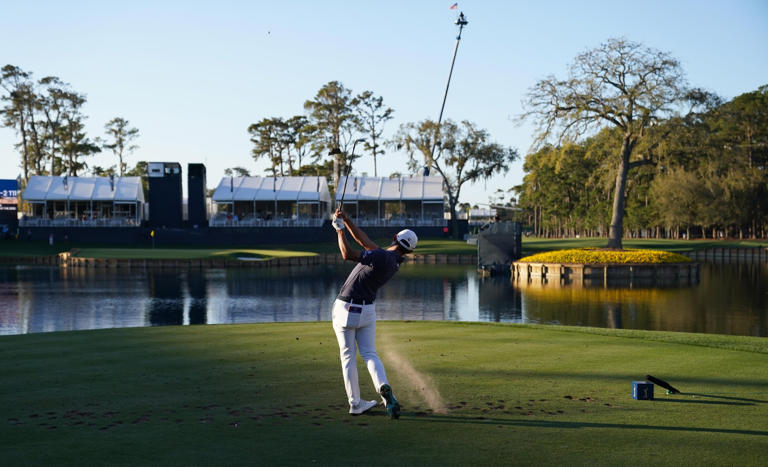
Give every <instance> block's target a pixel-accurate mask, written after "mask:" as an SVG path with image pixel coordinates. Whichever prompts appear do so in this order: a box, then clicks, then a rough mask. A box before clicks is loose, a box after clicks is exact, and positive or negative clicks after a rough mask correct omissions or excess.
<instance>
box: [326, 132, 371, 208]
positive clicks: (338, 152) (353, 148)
mask: <svg viewBox="0 0 768 467" xmlns="http://www.w3.org/2000/svg"><path fill="white" fill-rule="evenodd" d="M363 141H365V138H360V139H356V140H355V142H354V144H352V154H350V156H351V157H352V158H354V157H355V147H356V146H357V143H362V142H363ZM331 154H341V151H340V150H339V148H334V149H333V150H332V151H331ZM351 170H352V161H351V160H350V161H349V164H348V165H347V174H346V175H345V176H344V189H343V190H342V191H341V201H340V202H339V209H343V208H344V195H346V194H347V182H348V181H349V172H350V171H351Z"/></svg>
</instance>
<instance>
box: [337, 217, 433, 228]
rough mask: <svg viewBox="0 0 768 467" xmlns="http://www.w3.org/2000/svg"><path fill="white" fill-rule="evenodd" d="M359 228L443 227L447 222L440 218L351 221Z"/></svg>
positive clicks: (393, 218)
mask: <svg viewBox="0 0 768 467" xmlns="http://www.w3.org/2000/svg"><path fill="white" fill-rule="evenodd" d="M352 220H353V221H354V222H355V224H357V225H359V226H360V227H388V226H408V227H445V226H447V225H448V220H447V219H443V218H440V217H435V218H432V219H419V218H417V217H392V218H389V219H370V218H369V219H354V218H353V219H352Z"/></svg>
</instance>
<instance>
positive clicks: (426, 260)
mask: <svg viewBox="0 0 768 467" xmlns="http://www.w3.org/2000/svg"><path fill="white" fill-rule="evenodd" d="M406 261H407V262H412V263H417V264H477V256H475V255H458V254H453V255H450V254H436V255H413V256H406ZM0 263H6V264H8V263H11V264H38V265H49V266H61V267H73V268H113V269H114V268H119V269H144V268H168V269H173V268H179V269H203V268H273V267H287V266H312V265H318V264H341V263H344V260H343V259H342V258H341V255H340V254H338V253H336V254H330V253H328V254H319V255H316V256H296V257H286V258H272V259H268V260H255V261H247V260H246V261H242V260H236V259H130V258H126V259H114V258H80V257H77V256H72V255H71V254H70V253H69V252H65V253H59V254H58V255H57V256H37V257H16V258H2V257H0Z"/></svg>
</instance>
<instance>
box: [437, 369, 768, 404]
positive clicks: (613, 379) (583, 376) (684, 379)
mask: <svg viewBox="0 0 768 467" xmlns="http://www.w3.org/2000/svg"><path fill="white" fill-rule="evenodd" d="M451 372H452V373H455V374H462V375H467V376H471V377H472V378H484V377H487V378H494V377H497V376H498V374H499V371H497V370H496V369H481V368H454V369H451ZM503 373H504V375H505V376H506V377H509V378H514V379H517V380H522V379H524V378H528V377H535V378H547V379H563V380H571V379H576V380H585V381H589V382H591V383H596V382H597V383H598V384H600V382H601V381H602V382H605V383H619V382H621V383H622V384H624V383H626V384H627V385H629V384H630V381H635V380H642V379H645V378H644V377H643V376H642V375H643V374H644V373H643V371H638V372H635V373H610V374H607V373H590V372H578V373H577V372H555V371H543V370H536V371H535V372H531V371H529V370H524V369H523V370H518V369H505V370H503ZM646 373H647V372H646ZM662 378H663V379H664V380H666V381H668V382H669V383H670V384H672V385H673V386H675V387H677V388H678V389H683V388H687V389H693V390H694V391H695V390H700V391H701V390H703V391H707V390H710V389H714V388H707V386H725V387H726V388H727V389H730V391H729V392H731V393H736V392H734V391H733V388H739V389H741V388H743V389H744V392H743V393H742V392H740V391H739V392H738V393H740V394H749V393H753V394H761V395H763V394H768V392H765V388H766V381H765V380H764V379H760V380H756V379H738V378H718V377H714V376H713V377H708V376H674V377H670V376H668V375H664V376H662ZM697 386H698V387H697ZM718 389H719V388H718ZM755 389H760V391H758V392H755ZM683 394H687V395H691V396H706V397H715V396H714V394H716V393H712V394H713V395H707V394H705V393H704V392H701V393H697V392H685V391H684V392H683ZM722 398H723V399H726V397H722ZM734 400H748V401H749V402H760V403H768V401H766V400H757V399H739V398H734Z"/></svg>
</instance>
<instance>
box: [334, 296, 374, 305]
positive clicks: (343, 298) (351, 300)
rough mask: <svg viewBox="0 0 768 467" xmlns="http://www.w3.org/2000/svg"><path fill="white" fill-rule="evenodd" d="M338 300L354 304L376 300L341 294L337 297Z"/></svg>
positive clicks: (370, 302)
mask: <svg viewBox="0 0 768 467" xmlns="http://www.w3.org/2000/svg"><path fill="white" fill-rule="evenodd" d="M336 300H341V301H342V302H347V303H351V304H353V305H370V304H372V303H373V302H374V300H375V299H373V300H361V299H359V298H354V297H348V296H346V295H339V296H337V297H336Z"/></svg>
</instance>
